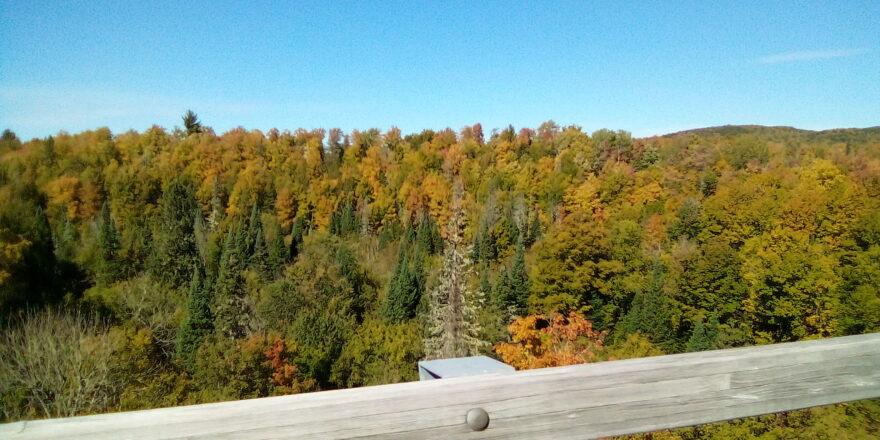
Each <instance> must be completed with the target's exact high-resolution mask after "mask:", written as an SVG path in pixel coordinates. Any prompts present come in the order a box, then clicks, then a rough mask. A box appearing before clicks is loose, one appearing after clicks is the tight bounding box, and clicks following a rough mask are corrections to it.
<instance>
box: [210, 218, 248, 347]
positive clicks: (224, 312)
mask: <svg viewBox="0 0 880 440" xmlns="http://www.w3.org/2000/svg"><path fill="white" fill-rule="evenodd" d="M246 235H247V231H246V230H245V228H244V225H243V224H242V221H241V220H237V221H235V222H234V223H232V224H231V225H230V228H229V231H227V233H226V240H225V241H224V242H223V251H222V253H221V256H220V264H219V271H218V274H217V281H216V282H215V283H214V289H215V295H216V296H215V299H214V320H215V327H216V329H217V330H218V331H219V332H220V333H221V334H222V335H225V336H227V337H233V338H242V337H244V336H245V335H246V334H247V333H248V332H249V329H250V324H251V313H250V310H249V306H248V302H247V300H246V298H245V291H244V286H243V285H242V284H243V279H242V272H243V271H244V270H245V268H246V267H247V264H248V260H249V256H248V254H247V239H246V238H245V236H246Z"/></svg>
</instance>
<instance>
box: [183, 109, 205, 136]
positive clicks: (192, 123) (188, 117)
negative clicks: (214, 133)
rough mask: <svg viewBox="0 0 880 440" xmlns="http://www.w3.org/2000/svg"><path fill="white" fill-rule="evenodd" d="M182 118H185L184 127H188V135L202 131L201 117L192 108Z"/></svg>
mask: <svg viewBox="0 0 880 440" xmlns="http://www.w3.org/2000/svg"><path fill="white" fill-rule="evenodd" d="M181 119H182V120H183V127H184V128H185V129H186V134H187V135H190V134H193V133H201V132H202V123H201V122H199V117H198V116H196V114H195V112H193V111H192V110H187V111H186V113H184V114H183V116H182V117H181Z"/></svg>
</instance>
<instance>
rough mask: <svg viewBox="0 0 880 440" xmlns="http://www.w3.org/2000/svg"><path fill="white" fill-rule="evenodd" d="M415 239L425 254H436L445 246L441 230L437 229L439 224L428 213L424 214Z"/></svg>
mask: <svg viewBox="0 0 880 440" xmlns="http://www.w3.org/2000/svg"><path fill="white" fill-rule="evenodd" d="M415 241H416V247H417V248H418V250H419V252H424V253H425V254H430V255H433V254H436V253H437V252H439V251H440V250H441V248H442V247H443V239H442V238H441V237H440V231H438V230H437V224H436V223H434V219H432V218H431V216H430V215H429V214H428V213H425V214H423V215H422V220H421V221H420V222H419V227H418V229H417V231H416V238H415Z"/></svg>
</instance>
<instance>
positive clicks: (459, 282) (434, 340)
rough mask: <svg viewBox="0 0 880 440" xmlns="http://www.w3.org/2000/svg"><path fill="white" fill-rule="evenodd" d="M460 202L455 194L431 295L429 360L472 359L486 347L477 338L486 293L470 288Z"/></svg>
mask: <svg viewBox="0 0 880 440" xmlns="http://www.w3.org/2000/svg"><path fill="white" fill-rule="evenodd" d="M456 192H460V189H457V190H456ZM459 199H460V195H458V194H456V200H455V201H454V204H453V214H452V217H451V218H450V219H449V225H448V228H447V232H446V237H447V243H446V244H445V246H444V251H443V266H442V268H441V269H440V277H439V279H438V282H437V283H438V284H437V286H436V287H434V288H433V289H432V290H431V293H430V302H429V309H428V322H427V329H426V331H427V335H426V338H425V340H424V346H425V357H426V359H442V358H451V357H462V356H472V355H476V354H478V353H479V352H480V348H482V347H484V346H485V345H486V342H485V341H483V340H481V339H480V338H479V336H478V335H479V334H480V330H481V328H480V324H479V322H478V321H477V314H478V312H479V309H480V308H481V307H483V301H484V299H483V292H481V291H479V290H478V291H473V290H471V289H470V287H469V286H468V282H469V280H470V275H471V272H472V268H471V261H470V258H468V257H467V255H468V254H469V253H470V252H469V249H467V248H466V246H465V244H464V226H465V224H464V216H463V215H462V212H461V207H460V206H459V202H458V200H459Z"/></svg>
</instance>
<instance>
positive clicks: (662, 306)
mask: <svg viewBox="0 0 880 440" xmlns="http://www.w3.org/2000/svg"><path fill="white" fill-rule="evenodd" d="M663 270H664V269H663V264H662V263H661V262H660V261H659V260H657V261H655V262H654V268H653V271H652V274H651V281H650V283H649V286H648V288H647V289H645V290H643V291H641V292H638V293H637V294H636V296H635V298H634V299H633V302H632V305H631V306H630V310H629V312H628V313H627V314H626V316H624V318H623V320H622V322H621V327H622V328H621V329H622V335H628V334H630V333H635V332H641V333H642V334H643V335H645V336H646V337H647V338H648V339H650V340H651V342H653V343H655V344H657V345H661V346H662V345H666V344H668V343H670V342H671V340H672V312H671V305H670V304H669V298H668V296H667V295H666V292H664V291H663V281H664V278H665V275H664V272H663Z"/></svg>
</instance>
